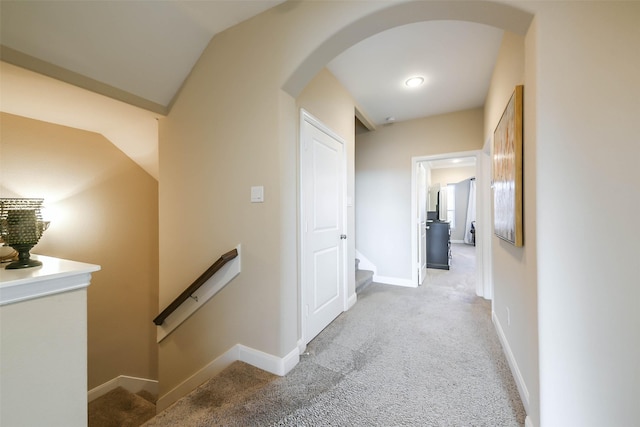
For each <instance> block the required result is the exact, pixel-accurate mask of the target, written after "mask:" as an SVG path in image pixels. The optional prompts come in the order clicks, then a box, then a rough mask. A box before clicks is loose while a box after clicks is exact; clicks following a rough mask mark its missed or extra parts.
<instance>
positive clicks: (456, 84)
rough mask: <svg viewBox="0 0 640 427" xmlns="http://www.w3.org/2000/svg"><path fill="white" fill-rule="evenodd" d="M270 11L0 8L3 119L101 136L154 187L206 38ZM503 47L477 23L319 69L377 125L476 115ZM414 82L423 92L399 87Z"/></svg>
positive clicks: (384, 44)
mask: <svg viewBox="0 0 640 427" xmlns="http://www.w3.org/2000/svg"><path fill="white" fill-rule="evenodd" d="M279 3H282V1H281V0H257V1H237V0H226V1H219V0H217V1H179V0H169V1H58V0H53V1H12V0H3V1H2V2H1V3H0V19H1V21H0V24H1V25H0V31H1V32H0V40H1V44H2V60H3V62H4V63H3V64H2V69H1V70H0V71H1V72H2V78H1V81H0V84H1V86H0V89H1V91H2V104H1V107H2V110H3V111H6V112H9V113H13V114H19V115H23V116H26V117H31V118H34V119H38V120H44V121H49V122H54V123H60V124H63V125H66V126H73V127H77V128H81V129H86V130H92V131H96V132H100V133H102V134H104V135H105V136H106V137H107V138H109V139H110V140H111V141H112V142H113V143H114V144H115V145H117V146H118V147H119V148H120V149H121V150H123V151H124V152H125V153H127V154H128V155H129V156H130V157H131V158H132V159H134V160H135V161H136V162H138V163H139V164H140V165H141V166H142V167H143V168H145V170H147V171H148V172H149V173H150V174H151V175H153V176H155V177H157V176H158V171H157V167H158V166H157V127H156V126H155V120H156V118H157V117H159V116H161V115H163V114H166V112H167V111H168V110H169V109H170V106H171V103H172V100H173V99H174V97H175V96H176V94H177V93H178V91H179V89H180V87H181V85H182V83H183V82H184V80H185V79H186V77H187V76H188V74H189V72H190V71H191V69H192V67H193V65H194V64H195V63H196V61H197V60H198V58H199V57H200V55H201V53H202V51H203V50H204V49H205V48H206V46H207V44H208V43H209V41H210V40H211V38H212V37H213V36H214V35H215V34H217V33H219V32H220V31H223V30H225V29H226V28H229V27H231V26H233V25H235V24H237V23H239V22H241V21H243V20H245V19H248V18H250V17H252V16H254V15H256V14H259V13H261V12H263V11H264V10H266V9H268V8H271V7H274V6H277V5H278V4H279ZM501 39H502V30H499V29H496V28H493V27H489V26H485V25H481V24H474V23H468V22H460V21H431V22H423V23H416V24H410V25H405V26H401V27H397V28H394V29H392V30H388V31H385V32H382V33H379V34H377V35H375V36H373V37H371V38H369V39H366V40H364V41H362V42H361V43H358V44H357V45H355V46H353V47H351V48H350V49H348V50H346V51H345V52H343V53H342V54H341V55H339V56H338V57H336V58H335V59H334V60H333V61H331V62H330V63H329V64H327V67H328V68H329V70H330V71H331V72H332V73H333V74H334V75H335V76H336V77H337V78H338V79H339V80H340V81H341V83H342V84H343V85H344V86H345V87H346V88H347V90H349V91H350V93H351V94H352V95H353V96H354V98H355V99H356V101H357V102H358V104H359V108H360V109H362V111H363V112H364V113H365V114H366V115H368V117H369V118H370V119H371V120H372V121H373V122H374V123H376V124H382V123H387V122H389V121H403V120H409V119H414V118H418V117H424V116H430V115H435V114H441V113H446V112H452V111H458V110H464V109H468V108H475V107H480V106H482V105H483V104H484V99H485V97H486V94H487V91H488V86H489V82H490V78H491V73H492V71H493V67H494V64H495V61H496V57H497V53H498V49H499V46H500V42H501ZM9 63H11V64H15V65H19V67H15V66H14V65H10V64H9ZM27 69H31V70H33V71H37V72H38V73H34V72H32V71H29V70H27ZM42 73H44V74H46V75H48V76H53V77H55V78H50V77H45V76H43V75H42ZM416 75H417V76H422V77H424V79H425V82H424V84H423V85H421V86H420V87H417V88H413V89H409V88H407V87H406V86H405V85H404V82H405V80H406V79H407V78H408V77H411V76H416ZM62 81H65V82H67V83H63V82H62ZM79 87H80V88H84V89H89V91H88V92H87V91H86V90H83V89H80V88H79ZM61 93H68V94H69V95H67V96H61V95H60V94H61ZM104 95H106V96H104ZM80 98H81V99H82V101H81V103H79V101H78V100H79V99H80ZM61 100H67V101H68V102H63V101H61ZM78 105H82V108H78ZM101 118H102V119H105V120H103V123H100V122H101ZM114 120H115V123H118V125H117V127H118V129H115V128H114Z"/></svg>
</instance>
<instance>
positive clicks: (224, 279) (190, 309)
mask: <svg viewBox="0 0 640 427" xmlns="http://www.w3.org/2000/svg"><path fill="white" fill-rule="evenodd" d="M236 249H237V251H238V256H237V257H235V258H233V259H232V260H230V261H229V262H227V263H226V264H225V265H224V266H223V267H222V268H221V269H220V270H219V271H218V272H217V273H216V274H214V275H213V276H212V277H211V278H210V279H209V280H207V281H206V282H205V283H204V284H203V285H202V286H200V288H199V289H197V290H196V291H195V292H194V293H193V295H192V298H189V299H188V300H186V301H185V302H183V303H182V304H181V305H180V306H179V307H178V308H177V309H176V310H175V311H174V312H173V313H171V314H170V315H169V317H167V318H166V319H165V320H164V322H163V323H162V325H159V326H158V327H157V335H156V340H157V342H160V341H162V340H163V339H165V338H166V337H167V336H168V335H169V334H170V333H171V332H173V331H174V330H175V329H176V328H177V327H178V326H180V325H181V324H182V322H184V321H185V320H187V319H188V318H189V317H191V315H192V314H193V313H195V312H196V311H197V310H198V309H199V308H200V307H202V306H203V305H204V304H205V303H206V302H207V301H209V300H210V299H211V298H213V297H214V296H215V295H216V294H217V293H218V292H220V291H221V290H222V288H224V287H225V286H227V285H228V284H229V283H230V282H231V281H232V280H233V279H234V278H235V277H236V276H237V275H238V274H240V271H242V262H241V260H242V251H241V245H238V246H236Z"/></svg>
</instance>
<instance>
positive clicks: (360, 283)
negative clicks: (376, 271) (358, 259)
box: [356, 270, 373, 292]
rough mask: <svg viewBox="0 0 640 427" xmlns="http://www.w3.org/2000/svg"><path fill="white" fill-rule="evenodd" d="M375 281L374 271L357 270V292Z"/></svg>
mask: <svg viewBox="0 0 640 427" xmlns="http://www.w3.org/2000/svg"><path fill="white" fill-rule="evenodd" d="M371 282H373V271H370V270H356V292H358V291H360V290H362V289H364V288H365V287H366V286H367V285H369V284H370V283H371Z"/></svg>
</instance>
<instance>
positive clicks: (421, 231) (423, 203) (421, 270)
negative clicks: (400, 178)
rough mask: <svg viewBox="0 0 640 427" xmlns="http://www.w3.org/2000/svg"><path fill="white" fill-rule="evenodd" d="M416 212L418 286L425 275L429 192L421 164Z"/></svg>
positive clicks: (424, 170) (419, 166)
mask: <svg viewBox="0 0 640 427" xmlns="http://www.w3.org/2000/svg"><path fill="white" fill-rule="evenodd" d="M417 174H418V176H417V177H416V178H417V181H418V185H417V189H418V194H417V196H418V212H417V220H416V223H417V226H418V230H417V234H418V239H419V240H418V285H421V284H422V282H424V278H425V277H426V275H427V194H428V191H429V187H428V183H427V170H426V169H425V167H424V165H423V164H422V163H418V169H417Z"/></svg>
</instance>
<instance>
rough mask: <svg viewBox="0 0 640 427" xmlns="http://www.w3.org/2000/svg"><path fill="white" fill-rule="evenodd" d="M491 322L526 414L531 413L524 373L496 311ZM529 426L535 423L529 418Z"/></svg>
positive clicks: (492, 314)
mask: <svg viewBox="0 0 640 427" xmlns="http://www.w3.org/2000/svg"><path fill="white" fill-rule="evenodd" d="M491 320H493V326H494V327H495V328H496V332H497V334H498V338H499V339H500V343H501V344H502V349H503V351H504V354H505V356H506V358H507V362H509V367H510V368H511V373H512V374H513V378H514V379H515V381H516V385H517V386H518V391H519V392H520V399H521V400H522V404H523V405H524V410H525V412H527V413H529V390H528V389H527V385H526V383H525V382H524V378H523V377H522V373H521V372H520V368H519V367H518V363H517V362H516V358H515V357H514V355H513V352H512V351H511V347H510V346H509V341H507V337H506V335H505V334H504V331H503V330H502V325H500V320H499V319H498V316H496V313H495V312H494V311H491ZM527 419H529V424H530V425H531V426H533V422H532V421H531V419H530V418H529V417H527Z"/></svg>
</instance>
